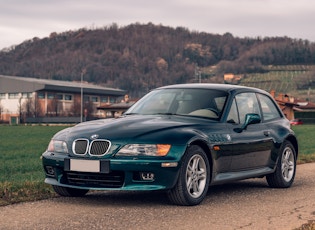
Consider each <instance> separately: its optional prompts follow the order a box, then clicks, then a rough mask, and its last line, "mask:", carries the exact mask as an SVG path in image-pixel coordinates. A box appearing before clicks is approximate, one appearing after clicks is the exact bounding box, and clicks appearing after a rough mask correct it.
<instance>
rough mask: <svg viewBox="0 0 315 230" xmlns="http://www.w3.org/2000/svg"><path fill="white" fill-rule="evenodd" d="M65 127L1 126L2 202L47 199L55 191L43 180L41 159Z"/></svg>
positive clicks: (0, 195)
mask: <svg viewBox="0 0 315 230" xmlns="http://www.w3.org/2000/svg"><path fill="white" fill-rule="evenodd" d="M64 128H65V126H63V127H61V126H0V205H6V204H10V203H15V202H20V201H27V200H35V199H43V198H47V197H51V196H52V195H53V194H54V193H53V191H52V190H51V188H50V186H48V185H46V184H44V183H43V181H44V172H43V169H42V164H41V160H40V156H41V154H42V153H43V152H44V151H45V149H46V147H47V145H48V143H49V140H50V139H51V137H52V136H53V135H54V134H55V133H56V132H58V131H59V130H61V129H64Z"/></svg>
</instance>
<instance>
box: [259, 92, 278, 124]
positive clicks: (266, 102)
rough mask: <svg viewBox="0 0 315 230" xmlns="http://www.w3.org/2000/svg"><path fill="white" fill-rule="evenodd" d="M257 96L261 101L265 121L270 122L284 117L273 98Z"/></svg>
mask: <svg viewBox="0 0 315 230" xmlns="http://www.w3.org/2000/svg"><path fill="white" fill-rule="evenodd" d="M257 96H258V99H259V101H260V105H261V109H262V115H263V119H264V121H270V120H273V119H276V118H280V117H282V116H281V113H280V112H279V110H278V108H277V106H276V105H275V103H274V102H273V101H272V100H271V98H269V97H268V96H266V95H263V94H257Z"/></svg>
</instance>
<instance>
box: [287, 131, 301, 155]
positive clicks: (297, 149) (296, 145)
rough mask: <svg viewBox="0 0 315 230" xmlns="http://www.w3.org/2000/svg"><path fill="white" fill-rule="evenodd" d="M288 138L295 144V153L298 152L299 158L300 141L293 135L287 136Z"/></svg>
mask: <svg viewBox="0 0 315 230" xmlns="http://www.w3.org/2000/svg"><path fill="white" fill-rule="evenodd" d="M286 140H287V141H289V142H290V143H291V144H292V145H293V147H294V150H295V153H296V158H297V157H298V153H299V145H298V141H297V139H296V137H295V136H293V135H290V136H288V137H287V138H286Z"/></svg>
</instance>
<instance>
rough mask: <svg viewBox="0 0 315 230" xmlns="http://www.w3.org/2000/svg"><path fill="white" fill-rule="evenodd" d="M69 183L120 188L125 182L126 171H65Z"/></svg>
mask: <svg viewBox="0 0 315 230" xmlns="http://www.w3.org/2000/svg"><path fill="white" fill-rule="evenodd" d="M65 175H66V178H67V181H68V184H70V185H76V186H82V187H94V188H120V187H122V185H123V184H124V172H121V171H115V172H111V173H108V174H107V173H106V174H102V173H85V172H65Z"/></svg>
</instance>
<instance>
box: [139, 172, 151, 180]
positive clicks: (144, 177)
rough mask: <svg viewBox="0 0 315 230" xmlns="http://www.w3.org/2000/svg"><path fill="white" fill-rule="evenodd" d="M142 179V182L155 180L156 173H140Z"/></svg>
mask: <svg viewBox="0 0 315 230" xmlns="http://www.w3.org/2000/svg"><path fill="white" fill-rule="evenodd" d="M140 177H141V179H142V180H146V181H148V180H154V173H150V172H141V173H140Z"/></svg>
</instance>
